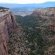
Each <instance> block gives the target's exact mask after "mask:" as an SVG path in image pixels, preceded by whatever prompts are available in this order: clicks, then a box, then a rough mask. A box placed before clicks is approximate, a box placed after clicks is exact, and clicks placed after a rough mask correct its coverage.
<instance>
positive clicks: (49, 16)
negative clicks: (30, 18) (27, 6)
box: [32, 7, 55, 31]
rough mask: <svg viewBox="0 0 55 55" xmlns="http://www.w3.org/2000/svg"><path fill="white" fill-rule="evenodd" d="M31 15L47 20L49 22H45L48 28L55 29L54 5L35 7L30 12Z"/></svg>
mask: <svg viewBox="0 0 55 55" xmlns="http://www.w3.org/2000/svg"><path fill="white" fill-rule="evenodd" d="M32 15H34V16H39V17H41V18H43V19H46V20H48V21H49V22H48V23H47V24H48V25H49V28H50V29H51V30H53V31H55V8H54V7H50V8H42V9H37V10H35V11H34V12H33V13H32Z"/></svg>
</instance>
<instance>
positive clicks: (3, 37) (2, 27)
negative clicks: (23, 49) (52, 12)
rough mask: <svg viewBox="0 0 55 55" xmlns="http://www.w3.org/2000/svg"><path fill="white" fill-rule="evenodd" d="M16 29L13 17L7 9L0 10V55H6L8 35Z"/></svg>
mask: <svg viewBox="0 0 55 55" xmlns="http://www.w3.org/2000/svg"><path fill="white" fill-rule="evenodd" d="M15 27H16V23H15V17H14V15H13V14H12V13H11V11H10V10H9V9H0V55H8V49H7V43H8V40H9V34H10V33H11V32H12V30H13V29H14V28H15Z"/></svg>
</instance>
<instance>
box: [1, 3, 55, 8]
mask: <svg viewBox="0 0 55 55" xmlns="http://www.w3.org/2000/svg"><path fill="white" fill-rule="evenodd" d="M0 6H3V7H7V8H46V7H55V2H45V3H41V4H1V3H0Z"/></svg>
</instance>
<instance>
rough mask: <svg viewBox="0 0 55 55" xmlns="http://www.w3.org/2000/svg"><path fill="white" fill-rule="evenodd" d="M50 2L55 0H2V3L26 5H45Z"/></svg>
mask: <svg viewBox="0 0 55 55" xmlns="http://www.w3.org/2000/svg"><path fill="white" fill-rule="evenodd" d="M48 1H55V0H0V3H18V4H26V3H44V2H48Z"/></svg>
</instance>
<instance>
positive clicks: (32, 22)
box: [0, 7, 55, 55]
mask: <svg viewBox="0 0 55 55" xmlns="http://www.w3.org/2000/svg"><path fill="white" fill-rule="evenodd" d="M54 49H55V8H54V7H50V8H39V9H36V10H35V11H33V12H32V14H30V15H26V16H19V15H14V14H13V12H12V11H11V10H10V9H0V55H54V54H55V50H54Z"/></svg>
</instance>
